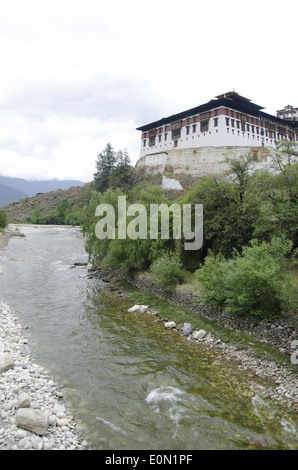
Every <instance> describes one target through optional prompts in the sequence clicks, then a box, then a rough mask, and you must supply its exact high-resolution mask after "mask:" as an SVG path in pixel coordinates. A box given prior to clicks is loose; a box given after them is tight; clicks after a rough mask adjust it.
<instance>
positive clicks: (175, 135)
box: [172, 129, 181, 139]
mask: <svg viewBox="0 0 298 470" xmlns="http://www.w3.org/2000/svg"><path fill="white" fill-rule="evenodd" d="M180 136H181V129H175V130H173V131H172V139H179V137H180Z"/></svg>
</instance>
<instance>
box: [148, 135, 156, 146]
mask: <svg viewBox="0 0 298 470" xmlns="http://www.w3.org/2000/svg"><path fill="white" fill-rule="evenodd" d="M149 145H150V147H152V146H153V145H155V136H154V137H149Z"/></svg>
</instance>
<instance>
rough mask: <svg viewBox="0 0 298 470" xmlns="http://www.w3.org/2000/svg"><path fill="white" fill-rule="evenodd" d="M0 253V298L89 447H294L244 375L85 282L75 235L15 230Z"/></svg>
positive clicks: (286, 425) (293, 437)
mask: <svg viewBox="0 0 298 470" xmlns="http://www.w3.org/2000/svg"><path fill="white" fill-rule="evenodd" d="M22 232H24V233H25V234H26V238H20V237H18V238H12V239H11V240H10V241H9V244H8V246H7V247H6V248H5V249H3V250H1V251H0V266H2V267H3V268H4V274H3V275H1V276H0V298H1V299H2V300H4V301H6V302H7V303H8V304H9V305H10V306H11V307H12V309H13V310H14V312H15V313H16V315H17V316H18V317H19V319H20V321H21V323H22V324H23V325H27V326H28V329H27V330H26V335H27V337H28V339H29V344H30V347H31V352H32V354H33V356H34V358H35V360H36V361H37V362H39V364H41V365H43V366H44V367H45V368H46V369H47V370H48V371H49V373H50V374H51V375H52V376H53V377H54V379H55V380H56V381H58V382H59V383H61V384H62V385H63V386H64V387H65V390H66V392H67V393H66V395H67V399H68V403H69V407H70V408H71V409H72V412H73V414H74V417H75V419H76V420H77V422H79V423H80V424H81V425H82V426H83V429H84V436H85V438H86V440H87V442H88V443H89V445H90V448H91V449H104V450H111V449H113V450H139V449H144V450H165V449H167V450H170V449H171V450H196V449H255V448H266V449H296V448H297V446H296V444H297V436H298V434H297V423H295V421H294V418H293V416H291V415H289V416H287V415H286V414H285V413H284V412H282V411H281V410H279V409H278V408H276V407H275V406H274V405H272V404H270V403H269V402H267V401H266V402H264V401H263V400H262V399H261V398H260V397H259V396H258V395H255V394H254V393H252V391H251V390H250V388H249V383H248V382H247V377H244V376H243V377H242V376H239V371H237V373H236V371H233V369H232V368H228V367H224V366H219V365H218V363H216V361H215V359H216V358H215V357H214V356H213V355H211V354H210V353H208V352H206V350H205V349H204V348H203V347H201V348H200V346H198V345H193V344H192V343H189V342H187V341H186V340H185V339H184V338H182V337H180V336H179V335H177V334H175V333H174V332H171V331H167V330H165V329H164V327H163V325H162V324H160V323H157V322H154V317H152V316H150V315H148V314H146V313H145V314H140V313H133V314H132V313H128V312H127V309H128V308H129V307H130V306H131V304H130V303H129V304H128V303H127V301H124V300H123V299H122V300H120V299H118V298H117V297H115V296H113V294H111V293H110V292H107V291H106V290H105V287H104V283H102V282H101V281H98V280H97V281H95V280H92V279H88V278H87V277H86V269H84V268H78V267H76V268H73V265H74V263H75V262H86V261H87V258H88V257H87V254H86V253H85V250H84V240H83V238H82V236H81V234H80V231H79V230H78V229H76V228H68V229H66V228H62V227H60V228H58V227H56V228H55V227H47V228H44V227H39V228H38V229H37V228H33V227H30V226H27V227H22Z"/></svg>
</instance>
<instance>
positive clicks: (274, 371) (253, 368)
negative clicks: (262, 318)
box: [88, 268, 298, 413]
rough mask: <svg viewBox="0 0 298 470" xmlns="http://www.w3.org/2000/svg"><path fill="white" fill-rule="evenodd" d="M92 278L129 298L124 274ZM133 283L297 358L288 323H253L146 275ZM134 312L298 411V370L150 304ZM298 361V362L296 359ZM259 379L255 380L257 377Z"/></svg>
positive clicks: (296, 338)
mask: <svg viewBox="0 0 298 470" xmlns="http://www.w3.org/2000/svg"><path fill="white" fill-rule="evenodd" d="M88 276H89V277H92V278H98V279H102V280H104V281H105V282H106V288H107V289H110V290H111V291H113V292H114V294H115V295H118V296H120V297H125V298H130V296H129V294H127V293H125V292H123V290H121V287H120V286H119V281H120V280H122V279H123V277H125V276H124V275H123V273H119V272H116V271H115V270H110V271H109V270H107V271H101V270H100V269H99V268H91V269H90V270H89V274H88ZM126 280H128V281H129V282H130V283H131V284H132V285H134V286H135V287H137V288H138V289H140V290H143V291H146V292H149V293H151V294H153V295H156V296H158V297H160V298H163V299H165V300H167V301H169V302H171V303H172V304H174V305H177V306H181V307H186V308H188V309H190V310H192V311H193V312H194V313H196V314H198V315H200V316H202V317H204V318H207V319H209V320H212V321H213V322H216V323H217V324H218V325H221V326H222V327H224V328H228V329H230V330H233V331H239V332H244V333H247V334H249V335H250V336H251V339H252V342H251V346H253V341H254V339H258V340H259V341H261V342H264V343H266V344H268V345H271V346H273V347H275V348H277V349H279V350H280V352H282V353H283V354H284V355H285V357H286V356H289V355H290V356H291V357H293V358H294V359H295V361H296V360H297V359H298V353H297V350H298V335H297V330H296V329H295V328H294V327H293V326H291V325H288V324H287V323H286V322H285V321H284V320H282V319H281V320H277V321H275V322H273V323H269V322H260V323H258V324H254V323H253V322H251V321H249V320H248V319H245V318H241V317H237V316H236V315H223V314H222V313H221V312H220V310H218V309H212V308H208V307H202V306H199V305H198V303H197V302H196V298H195V297H196V296H194V294H192V293H189V292H181V291H179V292H173V293H168V292H165V291H163V290H162V289H161V288H160V287H158V286H156V285H155V284H153V283H152V281H151V280H150V279H149V278H146V276H142V277H134V278H127V277H126ZM132 309H133V310H134V311H135V312H140V313H145V314H151V315H155V316H156V321H160V322H163V323H164V326H165V328H170V329H172V330H173V332H175V333H178V334H180V335H183V336H184V337H185V339H186V340H187V341H191V342H195V343H199V344H201V345H204V346H205V347H206V348H208V349H211V350H214V351H216V353H217V354H219V356H220V357H221V359H220V360H218V361H217V363H218V365H219V366H220V365H221V364H233V367H235V368H238V369H239V371H240V372H244V373H247V374H248V377H249V378H250V379H251V387H252V391H253V392H254V393H257V394H258V395H260V396H261V397H263V398H264V399H271V400H273V401H275V402H277V403H278V404H279V405H281V406H282V407H285V408H287V409H288V410H289V411H291V412H292V411H293V413H297V412H298V381H297V373H295V372H291V371H289V370H288V369H287V368H286V367H283V366H282V365H280V364H276V363H275V362H273V361H272V360H270V359H267V358H266V357H260V356H259V355H258V354H256V353H255V352H254V350H253V347H242V346H238V345H236V344H233V343H231V342H229V343H227V342H225V341H223V340H222V339H221V338H220V336H219V335H218V334H214V333H213V332H207V331H205V330H198V329H196V328H193V327H192V325H191V324H189V325H187V324H184V325H183V324H176V323H175V322H174V321H172V319H170V318H163V317H162V313H161V312H156V311H155V310H154V309H152V308H150V305H149V306H143V308H139V307H138V306H134V305H132ZM295 363H297V362H295ZM254 379H256V380H254Z"/></svg>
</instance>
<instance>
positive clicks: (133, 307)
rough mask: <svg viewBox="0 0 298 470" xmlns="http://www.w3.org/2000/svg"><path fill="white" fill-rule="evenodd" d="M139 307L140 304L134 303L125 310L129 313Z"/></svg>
mask: <svg viewBox="0 0 298 470" xmlns="http://www.w3.org/2000/svg"><path fill="white" fill-rule="evenodd" d="M140 307H141V305H138V304H135V305H133V306H132V307H130V308H129V309H128V310H127V311H128V312H129V313H133V312H136V311H137V310H139V308H140Z"/></svg>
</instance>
